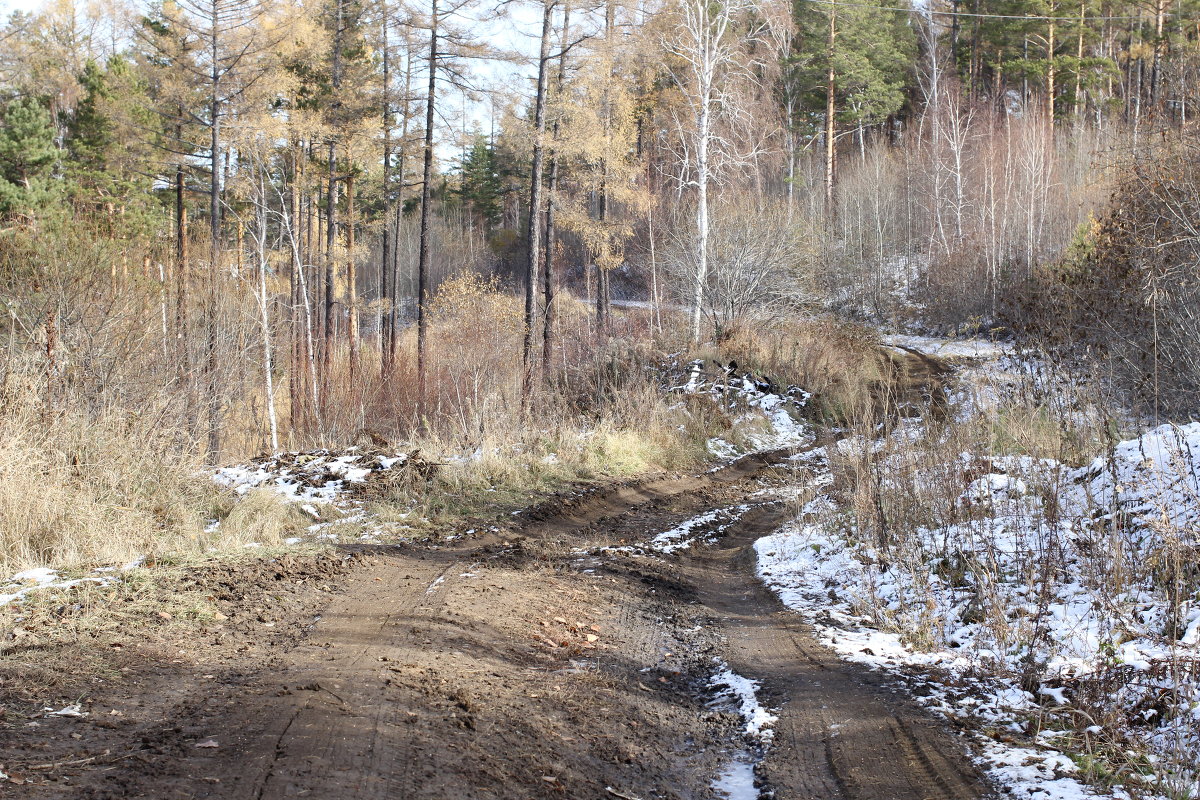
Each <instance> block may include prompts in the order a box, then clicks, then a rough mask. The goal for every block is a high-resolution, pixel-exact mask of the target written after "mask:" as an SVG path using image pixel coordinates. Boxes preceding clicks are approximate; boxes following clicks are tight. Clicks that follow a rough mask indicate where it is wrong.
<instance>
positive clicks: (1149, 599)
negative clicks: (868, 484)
mask: <svg viewBox="0 0 1200 800" xmlns="http://www.w3.org/2000/svg"><path fill="white" fill-rule="evenodd" d="M897 435H902V436H903V435H908V436H911V435H912V430H909V431H907V432H905V431H901V432H900V433H899V434H897ZM877 444H878V443H870V442H863V441H852V440H843V441H842V442H840V443H839V447H841V448H856V447H857V448H863V447H867V448H872V449H874V447H875V446H876V445H877ZM813 453H814V454H813V455H810V456H808V462H809V464H810V466H813V465H814V464H815V465H817V467H818V483H824V484H825V485H826V486H827V485H828V484H829V483H830V480H829V477H830V476H829V475H828V473H826V474H825V475H823V476H822V475H821V474H820V472H819V462H820V458H821V457H822V456H823V453H822V452H821V451H813ZM958 467H959V469H960V474H961V485H962V486H964V487H965V488H964V490H963V491H962V494H961V496H960V497H959V498H958V501H957V502H958V504H959V508H960V511H961V513H960V515H959V519H958V520H957V521H956V522H954V523H953V524H949V525H944V526H941V527H934V528H930V527H917V528H916V529H915V530H906V531H904V534H903V538H902V540H901V541H899V542H894V543H885V544H879V543H875V542H873V541H871V540H870V539H871V537H870V536H868V535H865V534H863V535H860V534H859V533H858V532H857V529H856V527H855V525H854V523H853V520H852V519H851V518H850V517H849V515H848V514H846V513H845V512H844V511H842V510H841V509H839V507H838V505H837V503H836V499H835V497H834V496H833V495H832V494H831V493H827V494H820V495H818V496H817V498H816V499H815V500H813V501H811V502H810V503H809V504H808V505H807V506H806V507H805V508H804V509H803V511H802V512H801V514H800V515H799V516H798V519H797V520H796V522H794V523H793V524H791V525H789V526H787V527H785V528H783V529H781V530H779V531H778V532H776V533H774V534H772V535H770V536H767V537H765V538H763V539H761V540H759V541H758V542H757V544H756V550H757V552H758V559H759V561H758V567H759V571H760V575H761V577H762V579H763V580H764V581H765V582H766V583H767V584H768V585H769V586H771V587H772V588H773V589H774V590H775V591H776V592H777V593H778V594H779V595H780V597H781V599H782V600H783V601H784V603H785V604H787V605H788V606H789V607H791V608H793V609H795V610H797V611H799V612H801V613H802V614H804V615H805V616H806V617H807V618H808V619H809V621H811V622H812V623H813V624H814V626H815V628H816V630H817V631H818V635H819V637H820V638H821V639H822V640H823V641H824V642H825V643H826V644H827V645H828V646H830V647H831V648H833V649H834V650H835V651H836V652H837V653H838V654H839V655H841V656H842V657H843V658H846V659H848V660H851V661H856V662H859V663H863V664H867V665H869V666H872V667H875V668H880V669H885V670H888V671H891V672H893V673H896V674H898V675H902V676H906V680H907V681H908V682H909V683H910V685H911V684H912V683H913V682H914V681H916V682H919V683H921V684H922V685H923V688H922V690H921V692H920V694H922V695H924V696H923V697H921V698H920V700H921V702H923V703H924V704H925V705H927V706H928V707H929V708H930V709H931V710H932V711H934V712H935V713H938V714H941V715H943V716H945V717H947V718H950V719H954V720H959V721H963V722H965V723H967V724H969V725H970V726H971V727H973V728H975V729H986V730H988V731H990V732H992V733H993V734H995V735H997V736H1000V737H1001V738H1006V737H1009V736H1012V735H1014V734H1015V735H1016V737H1017V738H1026V739H1028V738H1033V739H1035V740H1036V741H1035V744H1034V745H1032V746H1029V747H1018V746H1016V745H1013V744H1011V743H1005V742H1003V741H1000V740H998V739H993V738H986V737H982V736H981V739H980V747H979V752H980V756H979V757H980V760H981V761H982V762H983V764H984V765H985V767H986V769H987V771H988V772H989V773H990V774H991V776H992V777H993V778H994V779H995V780H996V781H997V783H999V784H1001V785H1003V786H1005V787H1007V788H1008V789H1009V790H1010V791H1011V792H1012V793H1013V794H1014V796H1017V797H1030V798H1033V797H1038V798H1064V799H1065V798H1078V797H1087V796H1093V795H1094V794H1095V792H1094V791H1093V790H1092V789H1091V788H1087V787H1084V786H1083V784H1082V783H1081V782H1080V780H1079V778H1080V777H1082V775H1081V773H1080V770H1079V767H1078V766H1077V765H1076V763H1075V761H1073V760H1072V759H1071V758H1069V757H1068V756H1067V753H1075V754H1081V753H1087V752H1088V751H1096V752H1098V753H1101V754H1108V756H1106V757H1110V756H1111V755H1112V754H1116V755H1117V761H1118V762H1126V763H1116V764H1112V765H1110V766H1109V767H1106V768H1107V769H1112V770H1114V771H1115V774H1117V775H1118V777H1123V778H1124V779H1125V780H1126V781H1128V782H1130V783H1133V784H1135V785H1136V784H1137V783H1138V782H1139V781H1140V782H1141V783H1142V788H1141V789H1140V790H1139V792H1140V793H1141V794H1142V795H1143V796H1156V795H1159V794H1161V795H1170V796H1180V797H1185V796H1196V795H1197V794H1198V793H1200V782H1198V781H1197V778H1198V775H1197V770H1196V763H1197V760H1198V757H1200V591H1197V585H1196V578H1195V568H1194V564H1195V559H1196V556H1197V554H1200V541H1198V538H1197V534H1196V531H1197V530H1198V529H1200V423H1193V424H1189V425H1184V426H1180V427H1173V426H1169V425H1164V426H1161V427H1158V428H1155V429H1153V430H1151V431H1149V432H1147V433H1146V434H1145V435H1143V436H1141V437H1138V438H1136V439H1132V440H1129V441H1124V442H1121V443H1119V444H1117V445H1116V446H1115V447H1113V448H1112V450H1111V452H1110V453H1108V454H1106V455H1104V456H1102V457H1099V458H1097V459H1095V460H1094V461H1093V462H1092V463H1090V464H1088V465H1086V466H1084V467H1071V466H1069V465H1066V464H1061V463H1058V462H1055V461H1052V460H1048V459H1032V458H1028V457H997V458H990V459H981V458H979V457H972V456H971V455H969V454H964V455H963V457H962V459H961V464H959V465H958ZM880 469H881V472H882V474H883V475H884V476H885V477H884V482H885V483H886V482H887V480H888V478H887V474H888V465H887V464H886V463H885V464H884V465H883V466H882V467H881V468H880ZM894 535H895V534H894ZM1172 570H1174V572H1172ZM1181 576H1182V577H1181ZM1189 576H1190V577H1189ZM1022 676H1024V677H1025V680H1024V681H1022V680H1021V677H1022ZM1031 681H1032V683H1031ZM1022 685H1023V686H1025V689H1022V688H1018V687H1019V686H1022ZM1026 689H1028V691H1027V690H1026ZM1093 718H1094V719H1093ZM1081 720H1083V722H1081ZM1088 721H1091V722H1095V723H1096V724H1091V725H1089V724H1086V722H1088ZM1077 757H1079V758H1081V759H1082V758H1083V756H1079V755H1077ZM1110 760H1111V758H1110ZM1122 770H1123V771H1124V774H1120V772H1121V771H1122ZM1139 773H1141V774H1140V776H1139ZM1102 796H1107V797H1125V796H1126V795H1125V794H1124V793H1123V792H1122V791H1120V790H1114V791H1111V792H1110V793H1108V794H1104V795H1102Z"/></svg>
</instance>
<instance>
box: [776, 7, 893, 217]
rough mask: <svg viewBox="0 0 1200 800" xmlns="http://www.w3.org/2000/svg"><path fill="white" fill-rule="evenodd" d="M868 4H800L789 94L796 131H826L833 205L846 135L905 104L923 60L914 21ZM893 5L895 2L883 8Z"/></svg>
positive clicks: (828, 193) (787, 75)
mask: <svg viewBox="0 0 1200 800" xmlns="http://www.w3.org/2000/svg"><path fill="white" fill-rule="evenodd" d="M869 5H872V4H871V3H868V4H866V5H865V6H864V5H846V6H841V5H839V6H835V5H832V4H823V3H820V2H808V0H796V3H795V10H794V14H795V21H796V27H797V30H798V32H799V33H798V35H797V36H796V37H795V40H794V50H793V53H792V55H791V57H790V58H789V59H788V64H787V67H786V70H785V77H784V80H785V81H786V82H787V87H786V89H785V94H786V95H787V96H788V97H790V98H794V99H795V101H796V102H795V103H794V105H793V107H792V113H793V115H794V116H793V118H792V120H791V121H790V123H791V125H792V126H794V127H801V128H803V127H809V128H813V129H814V130H811V133H812V134H814V135H815V134H816V133H817V131H816V130H815V128H816V127H817V126H818V124H819V126H820V128H821V131H822V133H821V135H822V136H823V138H824V144H825V152H826V164H825V192H826V199H827V202H832V195H833V186H834V180H835V175H836V163H837V149H836V143H837V137H838V131H839V130H844V129H846V128H862V127H867V126H871V125H875V124H878V123H880V122H882V121H884V120H885V119H887V118H888V117H889V116H890V115H892V114H895V113H897V112H898V111H900V109H901V108H902V107H903V106H904V103H905V99H906V96H907V95H906V92H907V89H908V87H909V85H910V84H911V75H912V64H913V61H914V58H915V56H916V37H915V36H914V34H913V32H912V29H911V28H910V27H909V26H908V25H907V17H906V15H904V14H902V13H899V12H897V11H893V10H889V9H885V8H882V7H881V8H878V9H876V8H870V7H867V6H869ZM879 5H880V6H885V5H886V6H889V7H891V6H893V5H894V3H891V2H888V3H879Z"/></svg>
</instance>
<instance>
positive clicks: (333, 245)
mask: <svg viewBox="0 0 1200 800" xmlns="http://www.w3.org/2000/svg"><path fill="white" fill-rule="evenodd" d="M344 2H345V0H336V4H335V5H336V16H335V17H334V28H333V64H332V68H331V75H330V79H331V82H332V84H333V101H332V104H331V105H332V108H333V109H334V110H335V111H336V110H337V108H338V107H339V106H340V105H341V101H340V97H339V91H338V90H339V89H341V86H342V23H343V18H344V13H345V6H344ZM328 161H329V175H328V178H327V180H326V183H325V220H326V221H325V331H324V334H325V336H324V339H325V343H324V351H323V353H322V357H323V361H324V363H323V365H322V367H323V369H322V373H323V378H322V380H323V382H324V383H325V391H324V392H322V395H323V396H324V397H325V398H326V399H328V398H329V381H330V378H331V375H330V371H331V369H332V367H333V356H334V352H333V351H334V332H335V330H336V324H335V323H336V317H335V313H336V307H335V300H336V298H337V228H338V223H337V139H336V136H334V135H332V134H331V136H330V139H329V150H328Z"/></svg>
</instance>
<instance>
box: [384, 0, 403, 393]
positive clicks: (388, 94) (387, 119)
mask: <svg viewBox="0 0 1200 800" xmlns="http://www.w3.org/2000/svg"><path fill="white" fill-rule="evenodd" d="M380 13H381V15H382V25H383V241H382V242H381V244H382V252H381V253H380V260H379V297H380V299H381V300H382V301H383V302H382V304H381V306H380V314H379V378H380V380H381V381H382V380H384V379H386V378H387V376H388V375H389V374H390V373H391V369H392V367H391V363H390V361H389V358H390V356H391V351H390V350H389V349H388V342H389V341H390V340H391V332H390V328H391V321H392V314H391V311H390V309H391V307H392V304H393V303H395V299H394V298H393V296H392V293H391V287H390V285H389V281H388V278H389V276H390V275H391V264H392V247H393V244H392V231H391V227H390V226H391V224H392V73H391V52H390V51H391V48H390V46H389V42H388V22H389V19H388V2H387V0H380ZM401 180H403V178H401Z"/></svg>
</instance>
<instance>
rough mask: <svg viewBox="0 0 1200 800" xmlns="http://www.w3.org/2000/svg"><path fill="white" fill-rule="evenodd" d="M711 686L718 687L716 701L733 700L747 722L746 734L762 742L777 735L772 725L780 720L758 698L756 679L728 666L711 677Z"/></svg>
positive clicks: (758, 686)
mask: <svg viewBox="0 0 1200 800" xmlns="http://www.w3.org/2000/svg"><path fill="white" fill-rule="evenodd" d="M708 685H709V687H710V688H714V689H718V691H717V693H716V695H715V699H714V702H724V701H732V702H733V704H734V707H735V708H736V709H737V712H738V715H739V716H741V718H742V721H743V722H744V723H745V726H746V727H745V734H746V735H747V736H749V737H750V738H752V739H756V740H758V741H759V742H762V743H764V744H765V743H768V742H770V741H771V739H772V738H773V737H774V736H775V732H774V731H773V730H771V726H772V725H774V724H775V723H776V722H778V721H779V717H777V716H776V715H774V714H772V713H771V712H770V711H768V710H767V708H766V707H765V706H763V704H762V703H761V702H759V699H758V690H759V689H760V688H761V686H760V684H759V682H758V681H756V680H752V679H750V678H746V677H744V676H742V675H738V674H737V673H736V672H734V671H733V670H731V669H730V668H729V667H728V666H725V665H722V668H721V669H720V670H719V671H718V672H717V673H716V674H715V675H713V676H712V678H710V679H709V681H708Z"/></svg>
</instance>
